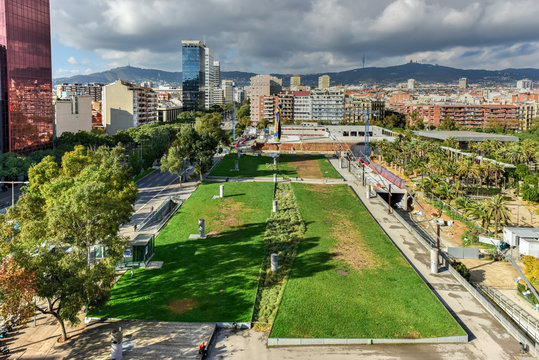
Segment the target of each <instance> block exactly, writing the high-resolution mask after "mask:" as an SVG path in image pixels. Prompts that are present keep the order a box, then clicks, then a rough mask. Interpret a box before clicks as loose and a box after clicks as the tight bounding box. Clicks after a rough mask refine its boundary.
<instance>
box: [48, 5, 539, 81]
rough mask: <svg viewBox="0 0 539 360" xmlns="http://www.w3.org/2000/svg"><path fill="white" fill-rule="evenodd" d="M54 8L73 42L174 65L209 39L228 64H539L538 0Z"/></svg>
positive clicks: (140, 62) (287, 67) (136, 61)
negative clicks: (195, 42) (183, 50)
mask: <svg viewBox="0 0 539 360" xmlns="http://www.w3.org/2000/svg"><path fill="white" fill-rule="evenodd" d="M51 14H52V31H53V35H54V36H56V37H57V38H58V39H59V40H60V41H61V42H62V43H63V44H64V45H66V46H71V47H75V48H77V49H82V50H90V51H94V52H96V53H98V54H99V55H100V56H101V57H102V58H103V59H104V60H105V61H107V62H109V63H115V64H121V65H126V64H127V63H128V62H129V63H130V64H132V65H137V66H144V67H152V68H161V69H165V70H172V71H179V70H181V54H180V41H181V40H182V39H202V38H203V37H204V36H205V38H206V42H207V44H208V46H210V47H211V48H212V49H213V50H214V53H215V56H216V58H218V59H220V60H221V62H222V68H223V69H225V70H244V71H278V72H297V73H302V72H317V71H337V70H343V69H348V68H354V67H359V66H361V58H362V57H363V55H365V56H366V58H367V65H378V64H380V65H385V64H387V63H388V62H390V61H405V59H407V58H414V59H417V58H418V57H419V58H424V59H425V60H426V61H427V60H428V61H430V60H433V61H436V62H438V63H440V64H443V65H450V66H463V67H467V68H472V67H485V68H501V67H504V66H506V65H507V64H509V65H511V64H516V65H518V66H525V67H539V60H537V59H539V50H538V48H537V46H536V42H537V41H538V37H537V34H538V33H539V21H537V19H538V18H539V2H537V0H475V1H471V2H470V1H469V0H452V1H445V0H362V1H357V0H311V1H304V0H274V1H272V2H265V1H262V0H226V1H225V0H197V1H192V0H94V1H93V2H91V3H88V2H82V1H72V0H51ZM96 19H99V21H97V20H96ZM514 46H516V48H513V47H514ZM511 49H512V50H511ZM519 49H520V50H519ZM505 50H507V51H505ZM471 52H474V53H476V54H478V55H477V56H470V55H469V54H470V53H471ZM73 60H76V59H73Z"/></svg>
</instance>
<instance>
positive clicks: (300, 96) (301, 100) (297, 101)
mask: <svg viewBox="0 0 539 360" xmlns="http://www.w3.org/2000/svg"><path fill="white" fill-rule="evenodd" d="M293 94H294V104H293V106H294V114H293V119H294V121H309V120H311V116H312V101H311V92H310V91H294V92H293Z"/></svg>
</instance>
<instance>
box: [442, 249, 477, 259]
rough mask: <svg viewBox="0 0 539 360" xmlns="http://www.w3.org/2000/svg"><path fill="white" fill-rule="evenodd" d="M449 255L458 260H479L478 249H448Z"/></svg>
mask: <svg viewBox="0 0 539 360" xmlns="http://www.w3.org/2000/svg"><path fill="white" fill-rule="evenodd" d="M447 253H448V255H449V256H450V257H453V258H456V259H479V249H476V248H460V247H448V248H447Z"/></svg>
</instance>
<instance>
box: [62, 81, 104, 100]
mask: <svg viewBox="0 0 539 360" xmlns="http://www.w3.org/2000/svg"><path fill="white" fill-rule="evenodd" d="M103 86H104V85H103V84H86V85H82V84H65V83H64V84H61V85H58V86H57V87H56V96H57V97H59V98H69V97H71V96H73V95H81V96H84V95H88V96H90V97H91V98H92V101H101V97H102V92H103Z"/></svg>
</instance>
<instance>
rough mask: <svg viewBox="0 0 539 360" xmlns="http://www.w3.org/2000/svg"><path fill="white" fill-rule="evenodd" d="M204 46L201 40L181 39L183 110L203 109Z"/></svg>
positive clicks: (204, 78)
mask: <svg viewBox="0 0 539 360" xmlns="http://www.w3.org/2000/svg"><path fill="white" fill-rule="evenodd" d="M205 56H206V46H205V45H204V43H202V42H201V41H186V40H184V41H182V103H183V109H184V110H187V111H189V110H203V109H204V102H205V82H206V73H205Z"/></svg>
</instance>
